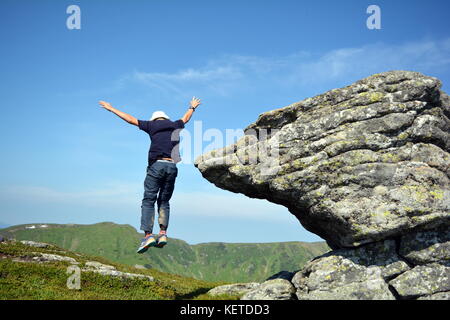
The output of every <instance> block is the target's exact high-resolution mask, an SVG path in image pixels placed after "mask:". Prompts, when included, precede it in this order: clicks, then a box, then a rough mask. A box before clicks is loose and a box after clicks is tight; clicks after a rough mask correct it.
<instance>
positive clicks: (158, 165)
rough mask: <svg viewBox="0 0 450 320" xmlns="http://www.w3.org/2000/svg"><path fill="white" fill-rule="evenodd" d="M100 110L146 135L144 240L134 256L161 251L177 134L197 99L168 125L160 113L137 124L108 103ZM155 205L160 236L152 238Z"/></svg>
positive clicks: (176, 157) (174, 174) (174, 171)
mask: <svg viewBox="0 0 450 320" xmlns="http://www.w3.org/2000/svg"><path fill="white" fill-rule="evenodd" d="M99 104H100V105H101V107H102V108H104V109H106V110H108V111H111V112H113V113H114V114H116V115H117V116H119V117H120V118H122V119H123V120H125V121H126V122H128V123H129V124H133V125H135V126H137V127H139V129H141V130H143V131H145V132H147V133H148V134H149V136H150V140H151V145H150V150H149V152H148V166H147V176H146V177H145V181H144V190H145V191H144V198H143V199H142V205H141V230H143V231H144V232H145V236H144V238H143V239H142V241H141V244H140V245H139V248H138V250H137V253H144V252H146V251H147V250H148V248H150V247H160V248H162V247H163V246H164V245H166V244H167V227H168V226H169V213H170V205H169V200H170V198H171V197H172V193H173V190H174V187H175V179H176V177H177V173H178V168H177V166H176V163H177V162H179V161H180V160H181V159H180V155H179V142H180V138H179V133H180V131H181V130H182V129H183V128H184V125H185V124H186V123H187V122H188V121H189V120H190V119H191V117H192V114H193V113H194V111H195V109H196V108H197V107H198V106H199V105H200V99H197V98H195V97H193V98H192V100H191V101H190V106H189V109H188V111H186V113H185V114H184V116H183V117H182V118H181V119H180V120H176V121H171V120H170V119H169V117H168V116H167V115H166V114H165V113H164V112H163V111H155V112H153V115H152V117H151V118H150V120H149V121H146V120H138V119H136V118H135V117H133V116H131V115H129V114H127V113H125V112H122V111H119V110H117V109H115V108H113V107H112V106H111V104H109V103H108V102H105V101H100V102H99ZM155 202H156V203H157V206H158V223H159V228H160V231H159V234H158V237H157V239H156V238H155V236H154V235H153V223H154V219H155Z"/></svg>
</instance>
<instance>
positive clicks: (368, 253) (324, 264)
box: [292, 229, 450, 300]
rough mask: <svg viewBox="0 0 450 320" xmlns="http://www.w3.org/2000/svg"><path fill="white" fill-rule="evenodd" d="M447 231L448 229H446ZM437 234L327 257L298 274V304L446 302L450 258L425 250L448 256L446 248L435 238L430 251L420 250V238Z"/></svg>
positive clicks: (296, 278) (430, 245) (342, 250)
mask: <svg viewBox="0 0 450 320" xmlns="http://www.w3.org/2000/svg"><path fill="white" fill-rule="evenodd" d="M445 232H448V229H447V230H441V233H443V234H445ZM441 233H439V235H440V234H441ZM432 234H433V232H418V233H413V234H409V235H405V236H404V237H402V238H401V239H399V240H397V241H394V240H385V241H378V242H374V243H371V244H367V245H364V246H361V247H359V248H355V249H339V250H334V251H331V252H329V253H327V254H324V255H322V256H320V257H318V258H316V259H314V260H312V261H310V262H309V263H308V264H307V265H306V266H305V267H304V268H303V269H302V270H301V271H299V272H297V273H296V274H295V276H294V278H293V279H292V283H293V284H294V286H295V288H296V289H297V292H296V293H297V297H298V299H299V300H393V299H417V298H421V299H436V300H445V299H447V298H448V297H449V296H448V293H446V292H448V291H450V289H449V288H450V267H448V260H447V259H448V257H447V256H446V255H440V256H441V258H438V257H437V255H433V254H431V255H428V256H430V257H431V258H429V259H428V260H427V259H425V258H424V256H425V255H424V254H423V252H428V253H429V252H444V251H445V250H447V249H448V247H447V244H446V243H445V242H442V243H440V242H438V241H431V240H430V241H429V242H428V247H427V246H426V244H422V245H421V246H419V247H415V245H416V241H417V239H422V237H426V238H427V239H431V235H432ZM443 238H444V239H445V237H441V238H439V237H438V239H443ZM400 248H409V250H408V251H407V256H409V257H411V256H413V257H415V256H419V257H421V259H418V260H414V259H405V258H404V257H403V256H402V255H401V252H402V250H400ZM412 248H415V250H416V251H415V250H414V249H412ZM397 252H398V253H397ZM447 253H448V252H447ZM411 261H413V263H412V262H411ZM415 263H419V264H415Z"/></svg>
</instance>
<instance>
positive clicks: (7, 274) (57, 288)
mask: <svg viewBox="0 0 450 320" xmlns="http://www.w3.org/2000/svg"><path fill="white" fill-rule="evenodd" d="M32 252H43V253H52V254H59V255H64V256H68V257H72V258H75V259H76V260H77V261H78V262H80V267H82V265H83V263H85V262H86V261H90V260H94V261H99V262H101V263H104V264H109V265H113V266H115V267H116V269H117V270H120V271H123V272H131V273H140V274H145V275H150V276H152V277H154V279H155V280H154V281H148V280H147V279H121V278H117V277H111V276H104V275H100V274H97V273H93V272H82V273H81V289H80V290H72V289H68V288H67V279H68V277H69V276H70V274H67V273H66V272H67V267H68V266H69V265H70V264H69V263H68V262H45V263H37V262H17V261H13V260H14V259H17V258H20V259H22V260H25V261H26V260H27V257H28V258H29V257H30V256H31V255H33V254H32ZM28 260H30V259H28ZM221 284H224V283H223V282H207V281H201V280H196V279H193V278H187V277H182V276H177V275H173V274H167V273H164V272H160V271H157V270H152V269H147V270H141V269H136V268H134V267H131V266H128V265H123V264H118V263H113V262H110V261H108V260H107V259H104V258H101V257H94V256H88V255H79V254H76V253H74V252H70V251H67V250H64V249H62V248H58V247H50V248H44V249H42V248H34V247H30V246H26V245H23V244H21V243H20V242H7V243H0V299H4V300H11V299H32V300H41V299H44V300H52V299H58V300H65V299H71V300H73V299H76V300H85V299H87V300H90V299H95V300H104V299H107V300H110V299H113V300H122V299H125V300H173V299H183V300H184V299H186V300H188V299H200V300H204V299H215V300H219V299H237V298H238V297H235V296H221V297H214V298H212V297H210V296H209V295H207V294H206V292H207V291H208V290H210V289H211V288H213V287H215V286H217V285H221Z"/></svg>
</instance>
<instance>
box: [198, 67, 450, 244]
mask: <svg viewBox="0 0 450 320" xmlns="http://www.w3.org/2000/svg"><path fill="white" fill-rule="evenodd" d="M440 88H441V82H440V81H439V80H438V79H436V78H432V77H427V76H425V75H423V74H420V73H417V72H409V71H391V72H385V73H380V74H376V75H373V76H370V77H368V78H366V79H363V80H360V81H357V82H356V83H354V84H352V85H350V86H347V87H344V88H341V89H334V90H331V91H329V92H326V93H324V94H322V95H319V96H316V97H313V98H308V99H306V100H303V101H301V102H298V103H294V104H292V105H290V106H287V107H284V108H281V109H277V110H273V111H269V112H266V113H264V114H262V115H260V116H259V118H258V120H257V121H256V122H255V123H253V124H251V125H249V126H248V127H247V128H246V130H245V131H246V135H245V136H244V137H242V138H241V139H240V140H238V141H237V143H235V144H233V145H230V146H227V147H225V148H223V149H219V150H213V151H211V152H208V153H206V154H204V155H202V156H200V157H199V158H197V159H196V161H195V165H196V167H197V168H198V169H199V170H200V172H201V174H202V175H203V177H205V178H206V179H207V180H209V181H210V182H212V183H214V184H215V185H216V186H218V187H220V188H222V189H226V190H229V191H232V192H237V193H243V194H245V195H247V196H249V197H252V198H259V199H267V200H269V201H271V202H274V203H277V204H281V205H284V206H285V207H287V208H288V209H289V211H290V212H291V213H292V214H294V215H295V216H296V217H297V218H298V219H299V221H300V222H301V223H302V225H303V226H304V227H305V228H306V229H307V230H309V231H311V232H313V233H315V234H318V235H319V236H321V237H322V238H323V239H325V240H327V243H328V244H329V245H330V246H331V247H332V248H335V249H336V248H351V247H357V246H359V245H361V244H365V243H371V242H375V241H382V240H384V239H386V238H388V237H398V236H401V235H404V234H408V233H409V232H410V230H411V229H413V228H414V230H418V229H419V228H421V229H423V230H425V229H433V228H437V227H439V226H448V225H449V224H450V214H449V213H450V179H449V177H450V166H449V159H450V153H449V152H450V120H449V118H450V98H449V96H448V95H447V94H445V93H444V92H443V91H441V90H440Z"/></svg>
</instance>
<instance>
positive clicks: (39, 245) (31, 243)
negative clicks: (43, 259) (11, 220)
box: [20, 240, 52, 248]
mask: <svg viewBox="0 0 450 320" xmlns="http://www.w3.org/2000/svg"><path fill="white" fill-rule="evenodd" d="M20 242H21V243H22V244H24V245H27V246H30V247H35V248H49V247H52V245H51V244H48V243H43V242H36V241H29V240H22V241H20Z"/></svg>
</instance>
